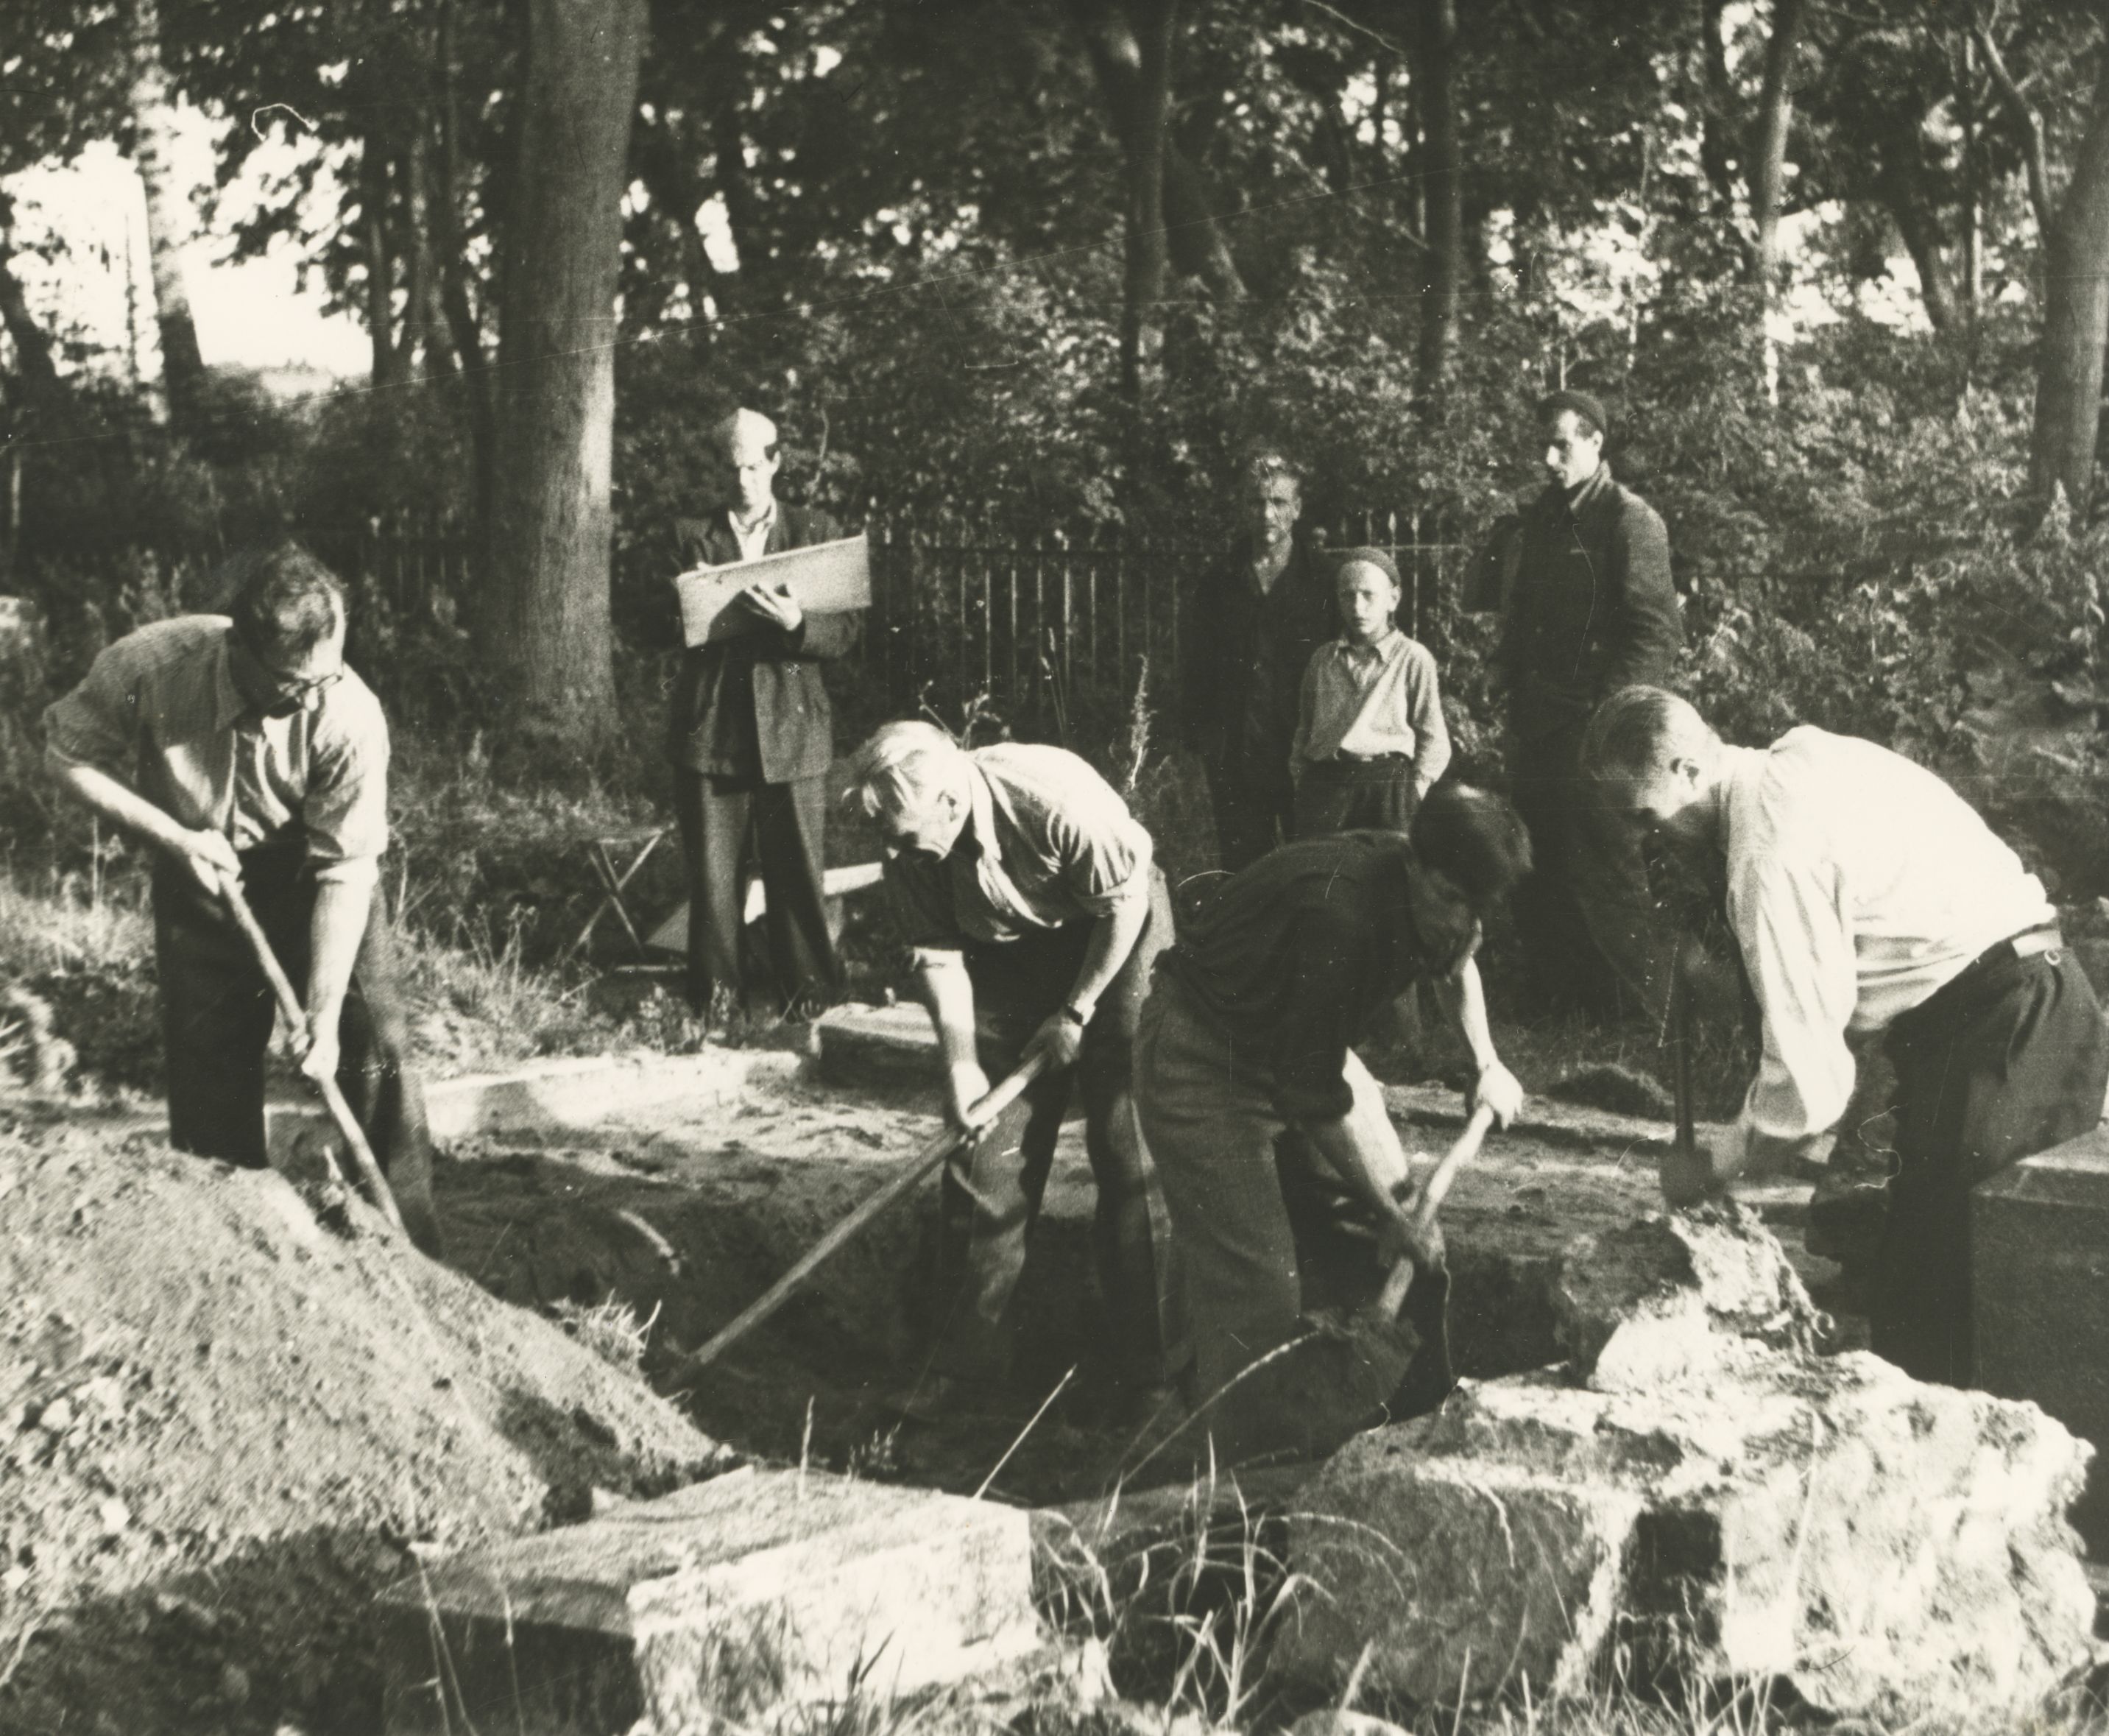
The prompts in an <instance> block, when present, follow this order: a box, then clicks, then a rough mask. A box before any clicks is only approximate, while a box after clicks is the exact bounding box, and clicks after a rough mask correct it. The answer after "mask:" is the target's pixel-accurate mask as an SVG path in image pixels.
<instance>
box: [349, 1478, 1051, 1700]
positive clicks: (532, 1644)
mask: <svg viewBox="0 0 2109 1736" xmlns="http://www.w3.org/2000/svg"><path fill="white" fill-rule="evenodd" d="M1036 1643H1038V1630H1037V1625H1036V1621H1035V1618H1034V1616H1033V1612H1032V1549H1031V1541H1030V1535H1029V1520H1028V1517H1027V1514H1026V1513H1024V1512H1023V1511H1021V1510H1018V1509H1016V1508H1003V1507H997V1506H993V1505H990V1504H987V1503H981V1502H975V1501H968V1500H963V1499H960V1498H959V1497H957V1496H953V1495H940V1494H928V1493H926V1492H924V1491H921V1490H907V1489H900V1488H895V1487H892V1486H888V1485H883V1484H874V1483H863V1482H852V1481H849V1480H848V1479H846V1478H842V1477H836V1476H825V1475H822V1474H818V1473H815V1474H813V1475H811V1476H806V1475H802V1474H801V1473H799V1472H793V1471H761V1470H755V1469H752V1468H750V1469H748V1470H744V1471H740V1472H734V1473H732V1474H731V1475H729V1476H723V1477H720V1478H718V1479H716V1481H712V1482H708V1483H703V1484H699V1485H695V1486H694V1487H693V1488H689V1489H686V1490H681V1491H680V1492H679V1493H677V1494H671V1495H668V1496H666V1497H664V1498H662V1499H659V1500H656V1501H647V1502H635V1503H616V1505H614V1506H613V1507H612V1508H610V1510H608V1511H607V1512H605V1513H603V1514H602V1515H601V1516H599V1517H596V1518H594V1520H592V1521H590V1522H589V1523H587V1524H585V1525H579V1526H567V1527H566V1528H564V1529H562V1530H555V1531H549V1532H545V1533H544V1534H543V1535H540V1536H537V1537H531V1538H526V1539H519V1540H517V1541H515V1542H513V1543H508V1544H499V1545H496V1546H495V1547H492V1548H487V1549H481V1550H476V1551H473V1552H471V1553H467V1554H463V1555H461V1556H458V1557H454V1558H453V1559H452V1560H449V1561H448V1562H445V1563H443V1564H441V1565H440V1566H436V1567H433V1568H431V1569H429V1570H427V1571H426V1572H425V1573H423V1574H422V1575H421V1576H419V1577H418V1580H414V1581H409V1582H405V1583H404V1584H403V1585H399V1586H397V1587H395V1588H394V1589H391V1591H389V1592H388V1593H387V1594H385V1595H384V1597H383V1598H382V1655H383V1662H384V1666H385V1677H386V1707H387V1729H388V1731H389V1736H426V1733H427V1732H439V1731H442V1730H449V1729H452V1730H459V1729H513V1728H515V1727H516V1726H517V1727H522V1728H525V1729H531V1730H533V1731H534V1732H535V1733H536V1736H616V1733H620V1732H624V1731H627V1730H629V1729H630V1728H631V1726H632V1725H635V1724H636V1723H637V1722H638V1721H639V1720H645V1721H646V1724H645V1727H646V1728H648V1729H652V1730H655V1731H663V1732H667V1733H670V1736H671V1733H674V1732H687V1731H691V1730H700V1729H710V1728H714V1727H716V1725H717V1722H718V1720H728V1721H729V1723H730V1724H732V1725H734V1727H740V1726H746V1727H749V1728H752V1727H755V1726H756V1724H757V1722H758V1721H759V1720H763V1719H765V1717H766V1716H768V1715H769V1714H770V1713H771V1712H772V1711H775V1710H776V1709H778V1708H779V1707H784V1706H786V1705H795V1704H798V1703H802V1702H815V1701H839V1700H842V1699H843V1698H847V1696H848V1695H849V1693H850V1692H851V1689H852V1688H853V1687H860V1691H861V1692H863V1693H867V1694H869V1695H871V1696H873V1697H874V1698H875V1699H876V1700H878V1702H881V1703H883V1702H884V1700H885V1699H886V1698H887V1697H888V1696H890V1695H892V1694H895V1693H908V1692H911V1691H913V1690H915V1689H921V1688H925V1687H928V1686H931V1685H933V1684H937V1683H942V1682H948V1681H955V1680H957V1679H960V1678H962V1677H964V1676H967V1675H972V1674H974V1673H976V1672H977V1671H978V1670H983V1669H987V1668H989V1667H991V1666H994V1665H996V1664H998V1663H1001V1662H1005V1661H1009V1660H1010V1659H1012V1658H1014V1657H1018V1656H1020V1655H1022V1654H1023V1653H1024V1652H1027V1651H1029V1650H1031V1649H1032V1648H1033V1647H1034V1646H1035V1645H1036Z"/></svg>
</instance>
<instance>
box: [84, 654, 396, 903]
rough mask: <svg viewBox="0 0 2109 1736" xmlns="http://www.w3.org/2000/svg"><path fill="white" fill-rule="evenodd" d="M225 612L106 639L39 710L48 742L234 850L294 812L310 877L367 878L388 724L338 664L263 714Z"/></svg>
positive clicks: (381, 831) (377, 845)
mask: <svg viewBox="0 0 2109 1736" xmlns="http://www.w3.org/2000/svg"><path fill="white" fill-rule="evenodd" d="M232 633H233V622H230V621H228V618H227V617H225V616H224V615H183V616H178V617H176V618H174V620H169V621H157V622H152V623H151V625H149V626H143V627H142V628H140V629H139V630H138V631H137V632H136V633H128V634H127V635H125V636H124V638H122V639H120V640H117V641H116V642H115V644H110V645H107V646H105V647H104V648H103V650H102V653H101V654H100V655H99V656H97V658H96V659H95V662H94V664H93V666H92V667H90V668H89V670H88V675H87V677H86V679H84V680H83V681H82V682H81V684H80V685H79V686H78V687H76V688H75V689H74V690H73V691H72V692H71V693H70V694H67V695H66V696H65V698H62V699H61V700H58V701H57V702H56V703H54V704H53V705H52V706H51V707H50V708H48V709H47V711H46V712H45V713H44V730H45V735H46V739H47V741H48V743H49V744H50V747H51V749H52V753H54V754H55V755H56V757H57V758H59V759H60V760H61V761H62V762H65V764H67V765H70V766H93V767H95V768H96V769H97V771H105V772H107V773H109V774H110V775H111V776H112V777H115V778H116V779H118V780H120V781H121V782H124V783H125V784H129V785H130V786H131V787H132V788H133V789H134V790H136V791H137V792H138V793H139V794H140V795H141V796H142V797H144V798H146V799H147V801H149V802H152V803H153V804H154V805H155V806H156V807H158V808H160V810H161V811H163V812H164V813H165V814H167V815H168V816H169V817H170V818H172V819H173V820H174V821H176V822H177V823H178V825H183V826H187V827H188V828H189V829H190V830H192V831H215V832H219V833H221V834H224V836H226V837H227V838H228V840H229V841H230V842H232V843H233V845H234V847H235V848H236V849H237V850H247V849H251V848H254V847H255V846H256V845H258V844H260V843H267V842H269V840H270V839H273V838H274V837H276V836H278V834H280V833H282V832H283V831H284V830H286V828H287V827H288V826H289V825H293V824H295V823H296V822H298V823H299V824H300V825H303V826H304V827H305V830H306V834H307V853H308V857H309V861H312V862H314V864H315V865H316V868H317V878H318V879H325V880H340V881H357V880H360V879H371V877H372V876H373V875H374V874H375V872H376V871H377V866H378V861H379V858H380V856H381V852H382V851H383V850H384V849H386V848H387V844H388V724H387V721H386V719H385V718H384V717H382V712H381V702H380V701H379V700H378V699H377V698H374V697H373V690H372V689H370V688H368V686H367V685H366V684H365V683H364V681H362V680H359V677H358V676H357V675H355V674H354V673H353V672H352V671H350V670H349V669H347V670H346V671H345V673H344V678H343V679H342V680H339V681H336V682H335V683H333V684H332V685H330V686H328V687H326V688H324V689H323V690H322V692H321V693H320V694H318V695H317V697H316V700H315V709H314V710H313V711H312V712H309V711H305V710H303V711H298V712H295V713H294V714H293V715H292V716H291V717H264V716H262V715H260V713H259V712H256V711H255V709H254V708H251V706H250V704H249V703H248V702H247V701H246V700H245V699H244V698H242V693H241V690H240V689H238V688H237V687H236V685H234V671H233V668H232V667H231V666H230V664H229V661H228V652H229V643H228V641H229V635H231V634H232Z"/></svg>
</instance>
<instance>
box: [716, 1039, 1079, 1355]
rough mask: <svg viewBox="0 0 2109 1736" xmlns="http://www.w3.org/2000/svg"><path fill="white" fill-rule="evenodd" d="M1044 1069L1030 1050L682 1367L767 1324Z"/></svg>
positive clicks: (1043, 1060) (1039, 1054)
mask: <svg viewBox="0 0 2109 1736" xmlns="http://www.w3.org/2000/svg"><path fill="white" fill-rule="evenodd" d="M1046 1070H1047V1056H1046V1052H1045V1051H1044V1050H1036V1051H1034V1052H1033V1053H1032V1055H1030V1056H1027V1058H1026V1059H1025V1060H1024V1061H1023V1062H1022V1063H1021V1064H1020V1065H1019V1066H1018V1070H1017V1071H1016V1072H1014V1073H1012V1074H1007V1075H1006V1076H1005V1078H1004V1080H1003V1082H1002V1083H1000V1084H999V1085H997V1086H996V1087H995V1088H994V1089H993V1090H992V1091H991V1092H989V1094H988V1095H987V1096H986V1097H983V1098H982V1100H981V1101H980V1102H978V1103H977V1104H975V1105H974V1106H973V1108H972V1109H970V1110H968V1111H967V1124H966V1125H965V1126H964V1128H950V1127H948V1128H945V1129H944V1130H943V1131H942V1132H938V1133H937V1134H935V1135H933V1137H931V1139H930V1141H929V1142H928V1144H927V1145H925V1146H924V1147H923V1149H922V1150H921V1151H919V1152H917V1153H916V1154H915V1156H914V1157H913V1158H912V1159H910V1160H909V1164H908V1167H907V1168H906V1169H903V1170H902V1171H901V1173H899V1174H898V1175H896V1176H895V1177H894V1178H893V1179H892V1181H890V1182H887V1183H886V1184H885V1185H884V1186H883V1187H880V1188H878V1190H877V1191H874V1193H872V1194H870V1195H869V1196H867V1197H866V1198H865V1199H864V1200H860V1202H859V1203H858V1205H857V1206H856V1209H855V1210H853V1211H851V1213H850V1214H849V1215H848V1216H847V1217H846V1218H843V1219H842V1221H841V1222H840V1223H838V1224H836V1225H835V1226H834V1227H833V1229H831V1230H829V1232H828V1233H827V1234H826V1235H824V1236H822V1237H821V1238H820V1240H819V1241H816V1242H815V1243H814V1244H813V1245H812V1246H811V1248H809V1249H807V1250H806V1252H805V1253H804V1254H802V1255H800V1256H799V1257H798V1261H797V1264H795V1265H794V1266H793V1267H792V1268H791V1269H790V1270H789V1271H788V1272H787V1273H784V1276H783V1277H780V1278H779V1279H777V1281H776V1282H775V1283H774V1284H771V1285H770V1286H769V1288H768V1289H766V1290H765V1291H762V1293H761V1295H759V1296H757V1297H756V1298H755V1300H753V1301H752V1302H750V1303H749V1304H747V1306H746V1307H745V1308H743V1309H741V1310H740V1311H739V1313H738V1314H736V1315H734V1317H733V1318H732V1320H731V1321H730V1322H729V1323H728V1324H726V1325H725V1326H724V1327H720V1328H719V1330H718V1331H717V1332H716V1333H715V1334H714V1335H713V1336H711V1338H709V1339H708V1340H706V1341H705V1342H704V1343H703V1345H702V1346H701V1347H700V1348H698V1349H694V1350H691V1351H690V1352H689V1354H688V1357H687V1358H686V1361H687V1363H688V1365H689V1367H690V1368H702V1367H703V1366H704V1365H705V1364H707V1363H712V1362H715V1361H716V1360H717V1359H718V1358H719V1357H720V1356H721V1355H723V1354H725V1351H726V1350H727V1349H729V1347H730V1346H732V1345H735V1344H737V1343H738V1342H739V1340H741V1339H743V1338H744V1337H746V1336H747V1334H748V1333H749V1332H751V1331H753V1330H754V1329H755V1328H756V1327H758V1326H760V1325H761V1323H762V1322H763V1321H765V1320H766V1319H768V1318H770V1316H771V1315H772V1314H774V1313H775V1312H776V1311H777V1310H778V1309H780V1308H781V1307H783V1305H784V1304H785V1303H786V1302H788V1301H789V1300H791V1298H792V1297H793V1295H796V1294H797V1291H798V1289H799V1288H800V1286H802V1285H803V1284H804V1283H805V1282H806V1279H807V1278H808V1277H811V1276H812V1274H813V1273H814V1272H815V1270H816V1269H818V1268H820V1266H821V1265H822V1264H824V1263H825V1262H826V1261H827V1260H828V1259H829V1258H830V1257H831V1256H832V1255H833V1254H834V1253H835V1251H836V1250H838V1248H840V1247H841V1246H842V1245H843V1244H844V1243H845V1242H847V1241H851V1239H852V1238H853V1237H855V1236H856V1235H857V1233H858V1232H860V1231H861V1230H862V1229H863V1228H864V1227H865V1225H866V1224H868V1223H870V1222H871V1221H872V1219H873V1218H876V1217H878V1215H879V1214H881V1213H882V1212H883V1211H884V1210H885V1209H887V1207H888V1206H889V1205H892V1204H893V1202H894V1201H895V1200H898V1199H900V1198H901V1196H903V1195H905V1194H908V1193H911V1192H913V1191H915V1187H917V1185H918V1184H919V1183H920V1182H922V1181H923V1179H924V1177H926V1176H928V1174H929V1173H930V1172H931V1171H932V1170H933V1169H936V1168H937V1166H938V1165H939V1164H942V1163H943V1162H944V1161H945V1160H946V1158H948V1157H950V1156H951V1155H952V1154H953V1153H954V1152H955V1151H958V1150H959V1149H960V1146H962V1145H963V1144H964V1143H965V1142H967V1141H968V1140H969V1139H971V1138H973V1137H974V1136H975V1135H976V1134H978V1133H979V1132H982V1130H983V1129H984V1128H987V1126H988V1124H989V1123H991V1121H993V1120H995V1119H996V1117H997V1116H998V1115H1000V1114H1002V1113H1003V1112H1004V1111H1005V1110H1007V1109H1009V1107H1010V1105H1012V1104H1013V1103H1014V1102H1016V1101H1018V1096H1019V1095H1020V1094H1021V1093H1022V1092H1023V1091H1024V1090H1025V1088H1026V1087H1027V1086H1028V1085H1030V1084H1031V1083H1032V1082H1033V1081H1034V1080H1035V1079H1036V1078H1039V1077H1040V1075H1041V1074H1043V1073H1045V1071H1046Z"/></svg>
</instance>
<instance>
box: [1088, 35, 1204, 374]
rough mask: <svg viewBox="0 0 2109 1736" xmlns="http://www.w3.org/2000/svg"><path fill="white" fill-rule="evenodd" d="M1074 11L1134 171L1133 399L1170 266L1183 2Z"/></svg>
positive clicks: (1126, 353)
mask: <svg viewBox="0 0 2109 1736" xmlns="http://www.w3.org/2000/svg"><path fill="white" fill-rule="evenodd" d="M1074 9H1075V11H1076V14H1077V22H1078V23H1079V24H1080V25H1082V28H1083V32H1084V40H1085V42H1086V44H1087V45H1088V46H1089V47H1090V50H1091V65H1092V66H1093V67H1094V68H1095V70H1096V71H1097V74H1098V79H1099V84H1100V88H1102V89H1103V90H1104V92H1105V96H1106V105H1107V107H1108V109H1109V111H1110V113H1111V115H1112V118H1113V136H1114V137H1115V138H1117V139H1118V141H1119V142H1120V147H1121V159H1122V167H1123V169H1124V170H1125V171H1126V180H1127V188H1126V192H1127V197H1126V200H1125V211H1124V230H1123V233H1124V235H1125V237H1126V260H1125V269H1124V271H1123V274H1122V283H1121V388H1122V391H1125V392H1127V395H1128V396H1130V397H1131V398H1132V397H1136V396H1140V393H1141V391H1142V373H1143V363H1144V361H1145V358H1146V356H1147V355H1149V354H1151V353H1154V350H1155V349H1156V347H1157V337H1158V330H1157V319H1158V304H1159V303H1160V302H1161V301H1163V299H1164V283H1165V278H1166V277H1167V274H1168V270H1169V255H1168V254H1167V251H1166V238H1165V233H1164V205H1165V188H1164V157H1165V144H1166V138H1165V134H1166V132H1167V128H1168V126H1169V124H1170V120H1171V111H1172V29H1173V25H1174V22H1175V20H1176V17H1177V14H1178V0H1077V4H1076V6H1075V8H1074Z"/></svg>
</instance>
